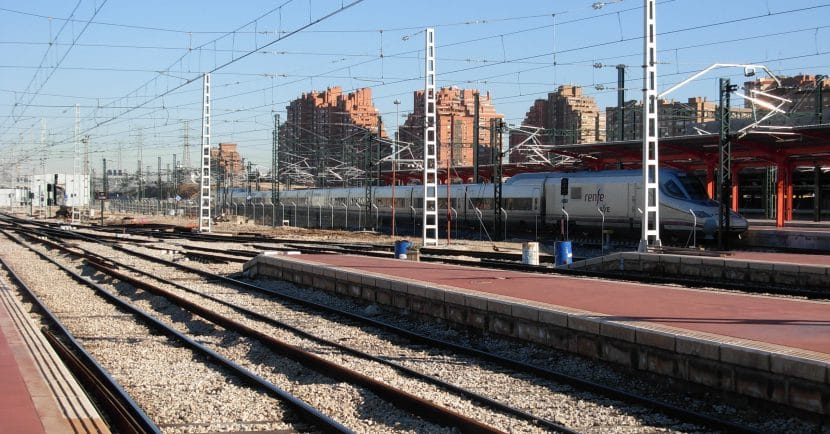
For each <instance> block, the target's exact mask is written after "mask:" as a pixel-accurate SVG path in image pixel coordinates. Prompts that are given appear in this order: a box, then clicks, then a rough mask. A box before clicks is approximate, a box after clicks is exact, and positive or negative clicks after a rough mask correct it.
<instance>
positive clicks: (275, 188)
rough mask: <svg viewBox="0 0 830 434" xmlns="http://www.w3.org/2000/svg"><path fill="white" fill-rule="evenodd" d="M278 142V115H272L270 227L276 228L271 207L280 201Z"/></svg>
mask: <svg viewBox="0 0 830 434" xmlns="http://www.w3.org/2000/svg"><path fill="white" fill-rule="evenodd" d="M279 140H280V115H279V113H275V114H274V136H273V138H272V141H271V206H272V211H271V226H276V222H275V221H274V212H273V207H275V206H276V205H277V203H279V201H280V188H279V184H278V182H279V168H280V166H279Z"/></svg>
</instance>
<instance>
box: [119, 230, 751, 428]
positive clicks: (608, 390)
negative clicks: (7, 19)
mask: <svg viewBox="0 0 830 434" xmlns="http://www.w3.org/2000/svg"><path fill="white" fill-rule="evenodd" d="M112 248H113V249H115V250H120V251H124V252H127V253H129V254H132V255H136V256H139V257H142V258H145V259H148V260H150V261H153V262H157V263H161V264H165V265H168V266H170V267H175V268H178V269H180V270H184V271H188V272H190V273H194V274H198V275H201V276H202V277H204V278H206V279H210V280H218V281H223V282H226V283H229V284H232V285H237V286H240V287H243V288H246V289H249V290H253V291H259V292H263V293H266V294H269V295H273V296H276V297H279V298H282V299H284V300H288V301H291V302H293V303H297V304H300V305H302V306H305V307H308V308H312V309H317V310H322V311H324V312H326V313H331V314H336V315H340V316H343V317H346V318H349V319H351V320H354V321H358V322H362V323H364V324H368V325H371V326H374V327H378V328H380V329H383V330H387V331H391V332H393V333H397V334H400V335H402V336H405V337H407V338H409V339H411V340H414V341H417V342H423V343H426V344H429V345H434V346H438V347H441V348H444V349H448V350H451V351H455V352H459V353H463V354H467V355H471V356H475V357H479V358H482V359H485V360H489V361H492V362H494V363H497V364H502V365H503V366H505V367H509V368H511V369H514V370H517V371H519V372H530V373H532V374H535V375H538V376H540V377H543V378H546V379H549V380H553V381H558V382H562V383H567V384H569V385H572V386H574V387H578V388H580V389H583V390H588V391H591V392H595V393H598V394H601V395H605V396H610V397H613V398H616V399H620V400H622V401H625V402H629V403H638V404H641V405H644V406H647V407H652V408H656V409H658V410H660V411H662V412H664V413H666V414H668V415H672V416H675V417H678V418H680V419H682V420H687V421H694V422H697V423H700V424H703V425H707V426H711V427H714V428H718V429H723V430H726V431H729V432H740V433H757V432H759V431H757V430H755V429H753V428H751V427H747V426H744V425H740V424H737V423H734V422H732V421H729V420H725V419H720V418H717V417H714V416H710V415H708V414H705V413H701V412H696V411H693V410H689V409H686V408H683V407H679V406H677V405H673V404H668V403H665V402H661V401H658V400H656V399H653V398H649V397H646V396H642V395H638V394H636V393H633V392H629V391H627V390H622V389H616V388H613V387H611V386H608V385H605V384H602V383H597V382H593V381H590V380H585V379H582V378H578V377H574V376H572V375H568V374H563V373H561V372H556V371H553V370H550V369H548V368H543V367H540V366H536V365H531V364H528V363H525V362H522V361H519V360H515V359H511V358H507V357H503V356H499V355H495V354H492V353H488V352H485V351H481V350H477V349H475V348H470V347H465V346H462V345H458V344H455V343H452V342H448V341H444V340H441V339H436V338H433V337H429V336H425V335H420V334H418V333H415V332H412V331H410V330H406V329H403V328H400V327H398V326H395V325H392V324H389V323H386V322H383V321H379V320H377V319H374V318H369V317H366V316H363V315H360V314H356V313H353V312H348V311H344V310H340V309H337V308H334V307H330V306H326V305H323V304H320V303H316V302H313V301H308V300H304V299H302V298H298V297H294V296H291V295H288V294H283V293H281V292H279V291H276V290H272V289H268V288H263V287H261V286H257V285H253V284H251V283H248V282H243V281H241V280H238V279H233V278H230V277H226V276H222V275H219V274H214V273H211V272H209V271H205V270H200V269H198V268H193V267H190V266H188V265H185V264H180V263H176V262H171V261H167V260H165V259H161V258H156V257H153V256H151V255H147V254H145V253H142V252H138V251H135V250H132V249H128V248H125V247H122V246H118V245H115V246H112Z"/></svg>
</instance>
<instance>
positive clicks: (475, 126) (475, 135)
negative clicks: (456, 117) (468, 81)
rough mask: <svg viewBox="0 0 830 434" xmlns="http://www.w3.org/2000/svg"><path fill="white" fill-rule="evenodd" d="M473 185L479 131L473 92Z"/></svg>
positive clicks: (476, 105) (476, 180) (474, 181)
mask: <svg viewBox="0 0 830 434" xmlns="http://www.w3.org/2000/svg"><path fill="white" fill-rule="evenodd" d="M473 111H474V112H473V184H478V165H479V154H478V146H479V143H478V129H479V125H478V123H479V114H478V112H479V94H478V92H475V93H474V94H473Z"/></svg>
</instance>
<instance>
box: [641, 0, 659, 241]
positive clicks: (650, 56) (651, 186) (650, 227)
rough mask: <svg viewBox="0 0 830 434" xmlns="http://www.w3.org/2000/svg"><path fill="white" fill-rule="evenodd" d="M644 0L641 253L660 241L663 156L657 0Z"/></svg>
mask: <svg viewBox="0 0 830 434" xmlns="http://www.w3.org/2000/svg"><path fill="white" fill-rule="evenodd" d="M644 1H645V10H644V14H645V19H644V20H643V21H644V25H645V27H644V30H643V34H644V38H643V40H644V45H643V73H644V74H643V209H644V210H645V212H643V220H642V228H641V229H642V235H641V237H640V246H639V248H638V249H637V250H638V251H640V252H647V251H648V250H649V247H652V246H653V247H659V246H660V245H661V244H660V188H659V185H660V179H659V176H660V167H659V166H660V159H659V154H658V150H659V148H658V140H657V137H658V135H659V134H658V133H659V125H660V124H659V123H658V116H657V111H658V110H657V30H656V23H657V20H656V18H655V12H656V11H655V3H656V0H644Z"/></svg>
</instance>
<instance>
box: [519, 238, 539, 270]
mask: <svg viewBox="0 0 830 434" xmlns="http://www.w3.org/2000/svg"><path fill="white" fill-rule="evenodd" d="M522 264H526V265H539V243H537V242H535V241H526V242H525V243H524V244H522Z"/></svg>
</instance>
